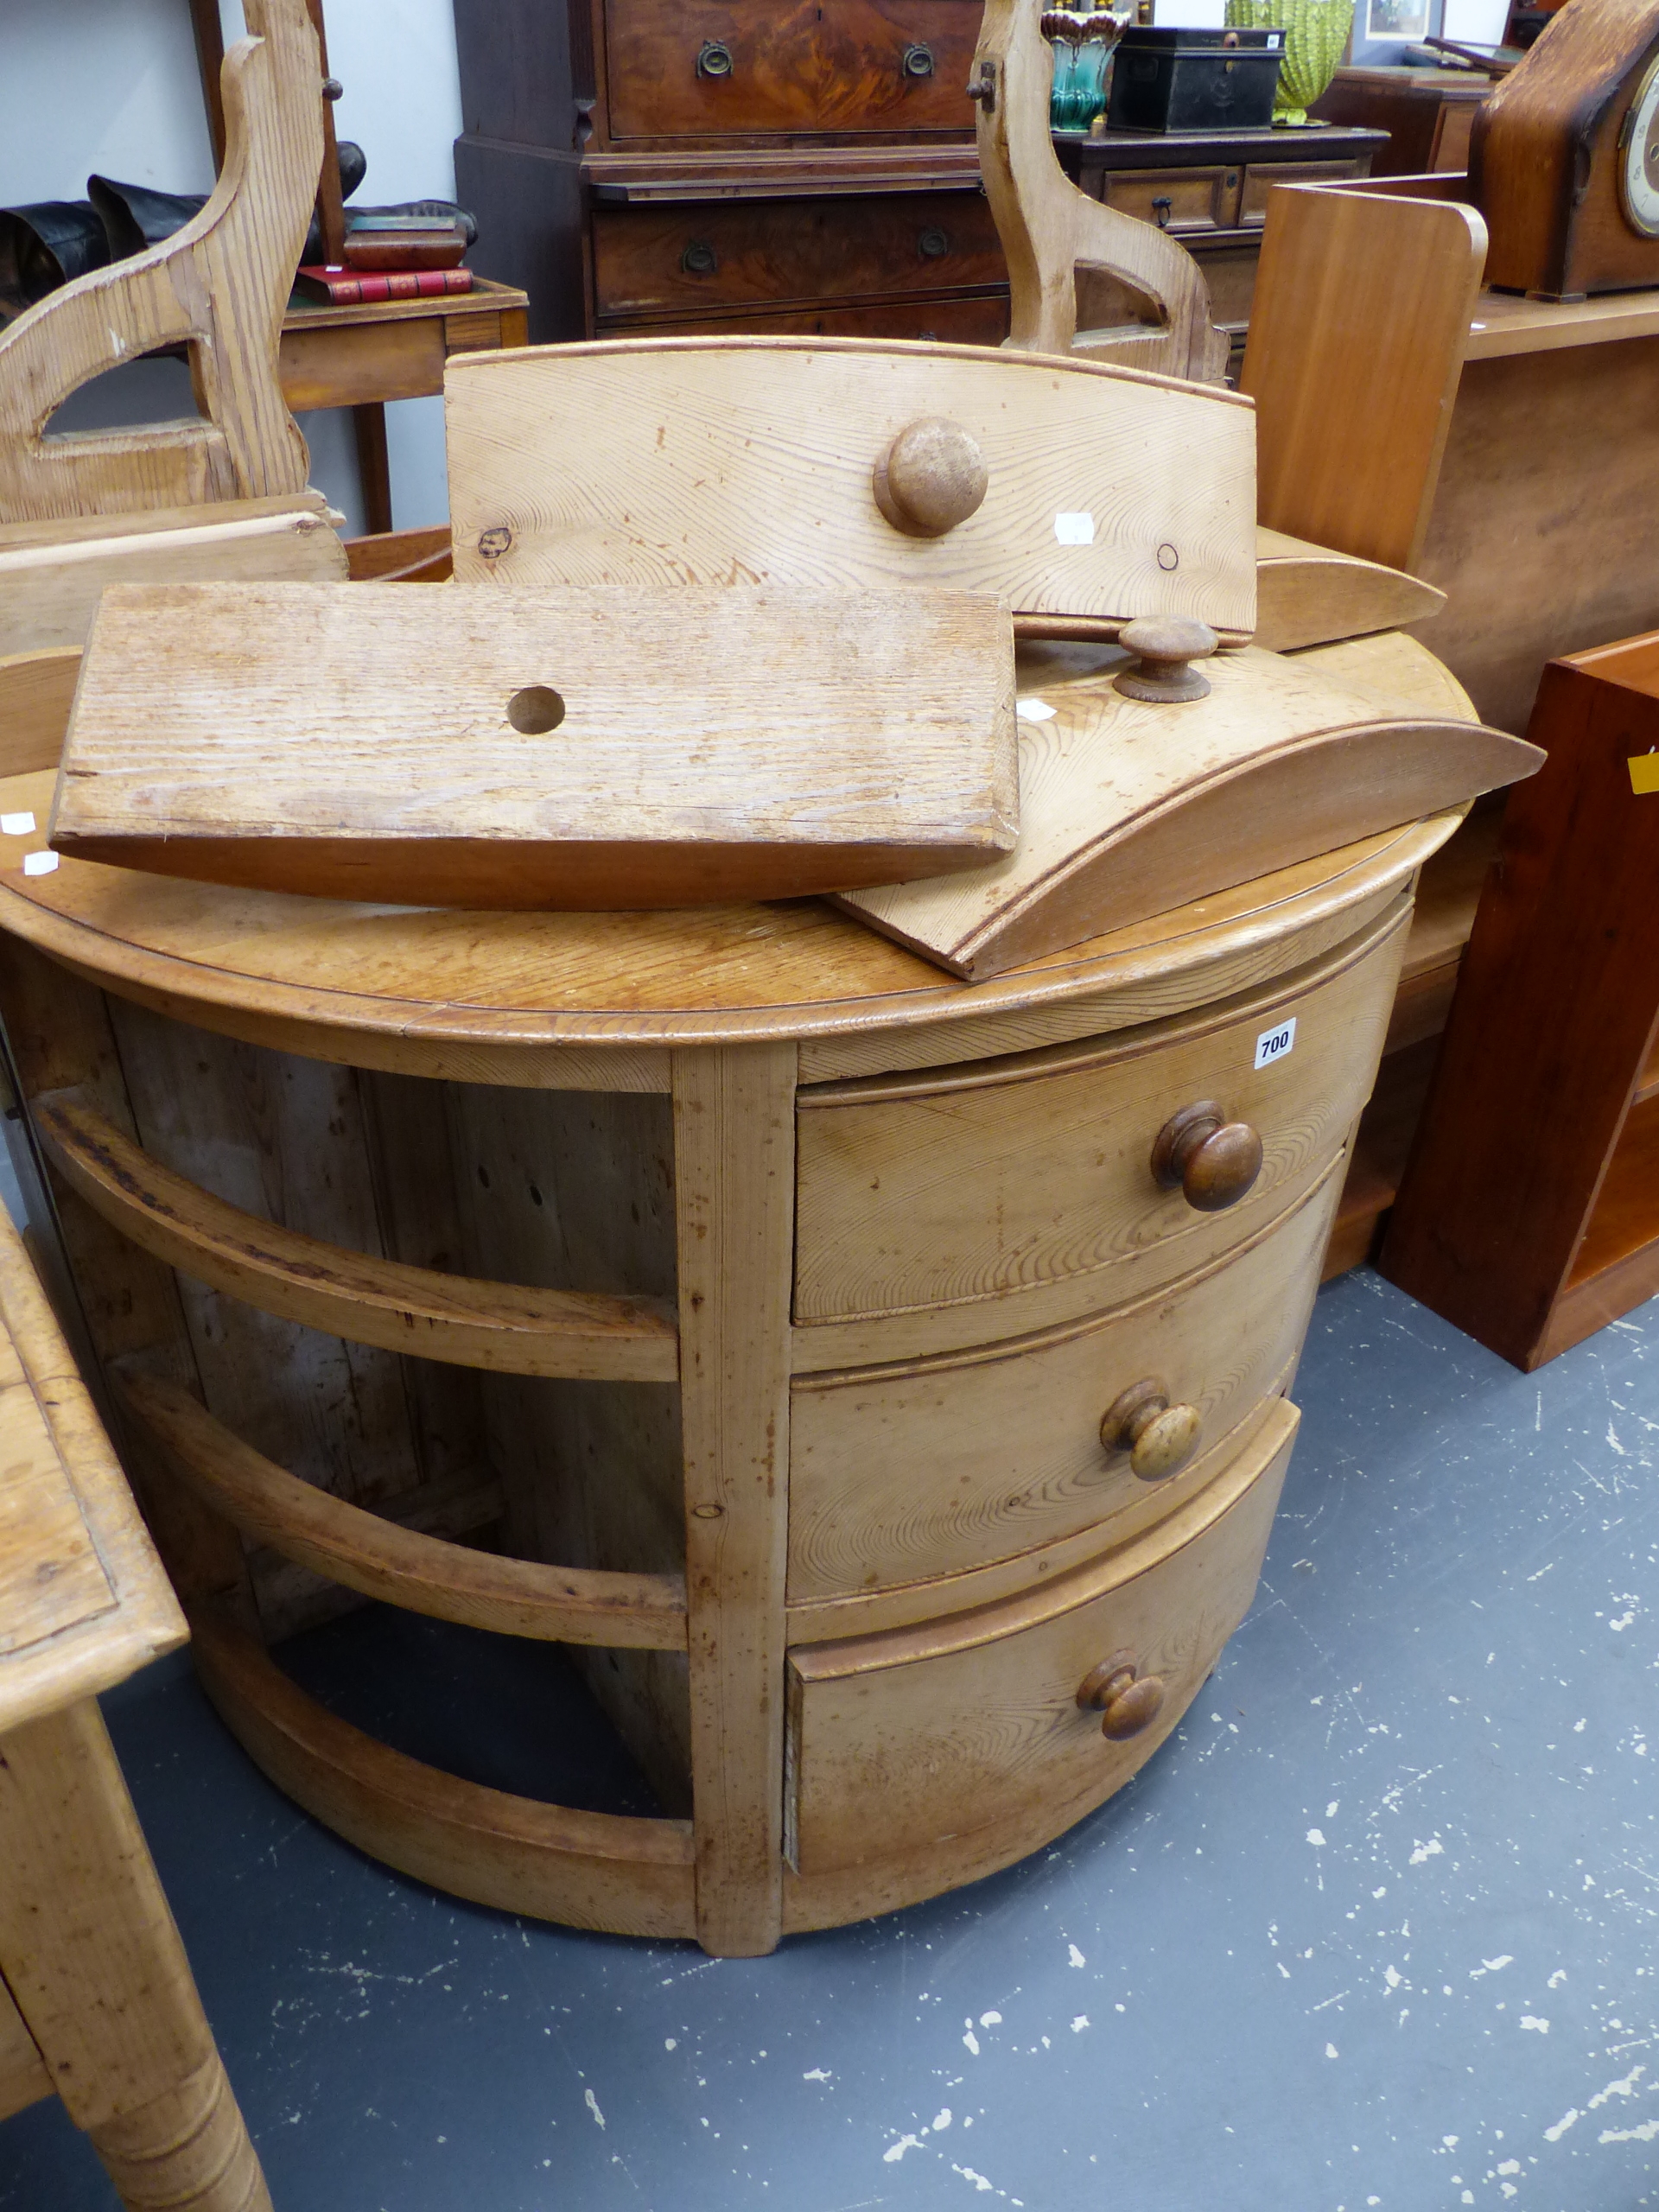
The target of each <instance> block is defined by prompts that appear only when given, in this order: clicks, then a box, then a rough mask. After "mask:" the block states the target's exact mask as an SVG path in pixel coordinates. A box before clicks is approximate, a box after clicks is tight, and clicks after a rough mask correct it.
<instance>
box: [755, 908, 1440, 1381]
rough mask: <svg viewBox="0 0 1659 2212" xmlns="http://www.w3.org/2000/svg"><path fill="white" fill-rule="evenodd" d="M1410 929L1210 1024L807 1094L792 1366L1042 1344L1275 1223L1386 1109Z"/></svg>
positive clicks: (1331, 960)
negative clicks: (1383, 1069)
mask: <svg viewBox="0 0 1659 2212" xmlns="http://www.w3.org/2000/svg"><path fill="white" fill-rule="evenodd" d="M1408 918H1409V909H1408V905H1407V906H1394V907H1391V908H1390V909H1389V911H1388V912H1387V913H1386V914H1385V915H1384V916H1383V918H1382V920H1380V921H1379V922H1378V923H1376V925H1373V927H1372V928H1371V929H1370V931H1367V932H1365V933H1364V934H1363V936H1362V937H1361V938H1359V939H1358V941H1357V942H1355V941H1352V940H1351V941H1350V943H1349V944H1347V945H1346V946H1344V947H1343V948H1341V949H1340V950H1338V951H1337V952H1336V953H1334V954H1332V955H1331V956H1330V957H1328V958H1327V959H1325V961H1323V962H1320V963H1316V964H1314V965H1313V967H1311V968H1307V969H1301V970H1300V971H1298V973H1297V974H1296V975H1294V976H1291V977H1289V978H1281V979H1280V980H1279V981H1278V982H1277V983H1275V984H1274V985H1270V986H1268V987H1267V988H1264V989H1262V990H1261V991H1259V992H1256V993H1255V994H1251V995H1245V996H1243V997H1241V998H1236V999H1232V1000H1229V1001H1224V1002H1223V1003H1222V1004H1221V1005H1219V1006H1217V1007H1208V1008H1206V1009H1205V1011H1204V1012H1203V1013H1202V1014H1192V1015H1185V1016H1182V1017H1179V1019H1177V1020H1171V1021H1166V1022H1158V1023H1153V1024H1148V1025H1147V1027H1145V1028H1144V1029H1141V1030H1135V1031H1128V1032H1122V1033H1118V1034H1117V1035H1116V1036H1114V1037H1112V1038H1110V1039H1104V1040H1098V1041H1095V1042H1092V1043H1086V1044H1083V1045H1072V1046H1056V1047H1052V1048H1051V1049H1049V1050H1047V1051H1043V1052H1027V1053H1019V1054H1014V1055H1010V1056H1007V1058H999V1059H994V1060H987V1061H981V1062H973V1063H967V1064H964V1065H959V1066H957V1067H954V1068H946V1069H941V1070H931V1071H928V1072H927V1073H926V1074H925V1075H918V1076H916V1077H898V1076H892V1077H889V1076H878V1077H868V1078H865V1079H862V1080H860V1081H855V1082H851V1083H845V1084H823V1085H821V1086H817V1087H808V1088H806V1089H804V1090H802V1091H801V1092H800V1093H799V1094H798V1140H797V1153H796V1160H797V1201H796V1278H795V1319H796V1324H797V1333H798V1347H797V1353H796V1357H795V1366H796V1368H797V1370H798V1371H799V1370H804V1369H816V1368H830V1367H840V1366H852V1365H855V1364H856V1365H861V1364H864V1363H867V1362H868V1363H874V1362H878V1361H889V1360H893V1359H897V1358H907V1357H913V1356H915V1355H917V1354H918V1353H922V1352H926V1351H944V1350H950V1349H955V1348H957V1347H958V1346H960V1345H962V1344H966V1343H974V1342H981V1343H982V1342H985V1341H988V1339H990V1338H998V1337H1012V1336H1017V1335H1021V1334H1024V1333H1026V1332H1027V1331H1029V1330H1033V1329H1038V1328H1044V1327H1047V1326H1050V1325H1052V1324H1053V1323H1055V1322H1057V1321H1060V1320H1065V1319H1071V1318H1073V1317H1074V1316H1076V1315H1078V1314H1081V1313H1089V1312H1091V1311H1098V1310H1100V1309H1101V1308H1103V1307H1104V1306H1110V1305H1116V1304H1118V1303H1120V1302H1122V1301H1125V1300H1129V1299H1134V1298H1141V1297H1144V1296H1146V1295H1147V1294H1148V1293H1149V1292H1150V1291H1152V1290H1154V1289H1155V1288H1156V1287H1158V1286H1160V1284H1163V1283H1166V1282H1169V1281H1173V1279H1174V1278H1175V1277H1176V1276H1177V1275H1180V1274H1188V1273H1191V1272H1192V1271H1195V1270H1196V1269H1198V1268H1203V1267H1205V1266H1206V1265H1208V1263H1209V1262H1211V1261H1212V1260H1214V1259H1216V1258H1217V1257H1218V1256H1219V1255H1221V1254H1222V1253H1224V1252H1225V1251H1227V1250H1228V1249H1230V1248H1231V1247H1232V1246H1234V1245H1236V1244H1238V1243H1243V1241H1244V1240H1245V1239H1246V1238H1247V1237H1249V1236H1251V1235H1253V1234H1254V1233H1255V1230H1258V1229H1260V1228H1262V1227H1264V1226H1265V1225H1266V1224H1267V1223H1268V1221H1269V1220H1270V1219H1272V1218H1273V1217H1274V1216H1275V1215H1276V1214H1278V1213H1279V1212H1281V1211H1283V1209H1284V1208H1285V1207H1286V1206H1287V1205H1290V1204H1292V1203H1294V1200H1295V1198H1298V1197H1300V1195H1301V1193H1302V1192H1304V1191H1306V1189H1307V1188H1308V1187H1309V1185H1311V1184H1312V1183H1313V1181H1315V1180H1316V1179H1318V1177H1319V1174H1320V1173H1321V1172H1322V1171H1323V1169H1324V1168H1325V1166H1326V1164H1327V1163H1328V1162H1329V1161H1330V1160H1331V1159H1332V1157H1333V1155H1334V1154H1336V1152H1337V1151H1338V1149H1339V1147H1341V1146H1342V1144H1343V1143H1344V1140H1345V1138H1346V1136H1347V1133H1348V1130H1349V1128H1350V1126H1351V1123H1352V1122H1353V1121H1354V1120H1355V1118H1356V1116H1357V1114H1358V1112H1359V1109H1360V1108H1361V1106H1362V1105H1363V1103H1364V1101H1365V1099H1366V1097H1367V1096H1369V1094H1370V1087H1371V1083H1372V1079H1373V1077H1374V1075H1375V1072H1376V1060H1377V1055H1378V1053H1379V1052H1380V1051H1381V1049H1382V1043H1383V1033H1384V1030H1385V1028H1386V1026H1387V1021H1388V1014H1389V1007H1390V1005H1391V1003H1392V1001H1393V996H1394V988H1395V977H1396V975H1397V973H1398V969H1399V964H1400V957H1401V954H1402V949H1403V947H1404V943H1405V931H1406V927H1407V925H1408ZM1199 1109H1203V1110H1202V1111H1200V1110H1199ZM1218 1120H1219V1122H1220V1124H1221V1126H1220V1127H1219V1128H1217V1121H1218ZM1256 1144H1259V1150H1257V1151H1255V1153H1254V1154H1252V1149H1251V1147H1252V1146H1253V1145H1256ZM1154 1162H1155V1163H1156V1164H1155V1165H1154ZM991 1301H995V1304H994V1305H992V1304H991V1303H990V1302H991ZM877 1319H880V1327H879V1328H873V1327H871V1326H870V1324H871V1323H872V1322H873V1321H875V1320H877ZM819 1329H822V1330H823V1336H822V1338H816V1339H815V1338H814V1335H813V1332H817V1330H819ZM803 1340H804V1341H803ZM814 1341H817V1342H818V1343H821V1344H822V1347H823V1350H822V1352H821V1353H819V1352H817V1351H814V1350H812V1349H811V1348H810V1347H811V1345H812V1344H813V1343H814Z"/></svg>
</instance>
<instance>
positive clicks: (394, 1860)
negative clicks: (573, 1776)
mask: <svg viewBox="0 0 1659 2212" xmlns="http://www.w3.org/2000/svg"><path fill="white" fill-rule="evenodd" d="M191 1634H192V1637H193V1640H194V1649H195V1655H196V1663H197V1667H198V1669H199V1671H200V1675H201V1678H202V1683H203V1687H204V1688H206V1689H207V1694H208V1695H209V1696H210V1697H211V1698H212V1699H213V1702H214V1704H215V1705H216V1706H217V1707H218V1708H219V1713H220V1714H221V1715H222V1716H223V1718H224V1719H225V1722H226V1726H228V1727H229V1728H230V1729H231V1730H232V1732H233V1733H234V1734H235V1735H236V1736H237V1737H238V1739H239V1740H240V1741H241V1743H242V1744H243V1745H244V1746H245V1749H246V1750H247V1751H249V1753H250V1754H251V1757H252V1758H254V1759H256V1760H257V1762H258V1764H259V1765H260V1766H261V1767H263V1768H264V1771H265V1772H266V1773H267V1774H268V1775H270V1778H271V1780H272V1781H273V1782H275V1783H276V1784H277V1787H278V1789H283V1790H286V1792H287V1793H288V1795H289V1796H290V1797H294V1798H297V1799H298V1801H299V1802H300V1803H301V1804H302V1805H303V1806H305V1807H306V1808H307V1809H308V1811H310V1812H313V1813H315V1815H316V1816H317V1818H318V1819H319V1820H320V1821H323V1822H324V1823H325V1824H326V1825H327V1827H331V1828H334V1830H335V1831H336V1832H337V1833H338V1834H340V1835H343V1836H345V1837H346V1840H347V1841H348V1842H351V1843H354V1844H356V1845H357V1846H358V1847H359V1850H363V1851H366V1852H368V1853H370V1855H371V1856H372V1857H373V1858H376V1859H384V1860H385V1862H386V1863H387V1864H388V1865H389V1866H397V1867H399V1868H401V1869H402V1871H403V1872H404V1873H406V1874H413V1875H414V1876H415V1877H416V1879H417V1880H418V1881H423V1882H430V1883H431V1884H432V1885H434V1886H435V1888H438V1889H442V1890H448V1891H450V1892H452V1894H454V1896H456V1897H471V1898H473V1899H474V1901H475V1902H476V1903H478V1904H489V1905H496V1906H499V1908H501V1909H502V1910H505V1911H508V1912H519V1913H528V1914H530V1915H531V1916H532V1917H535V1918H540V1919H546V1920H557V1921H561V1922H563V1923H564V1924H565V1925H566V1926H567V1927H571V1928H600V1929H607V1930H609V1931H611V1932H612V1933H613V1934H616V1935H622V1936H652V1937H654V1938H656V1939H658V1941H662V1940H671V1939H673V1938H675V1937H677V1936H690V1935H692V1934H693V1933H694V1932H695V1923H694V1917H693V1904H692V1879H693V1876H692V1837H691V1825H690V1821H654V1820H631V1819H624V1818H620V1817H619V1816H618V1815H613V1814H606V1813H579V1812H573V1811H571V1810H569V1808H566V1807H564V1806H562V1805H547V1804H543V1803H542V1802H539V1801H538V1800H537V1799H533V1798H529V1797H514V1796H508V1795H507V1794H506V1793H505V1792H504V1791H502V1790H499V1789H485V1788H483V1787H482V1786H481V1785H480V1784H479V1783H470V1782H461V1781H458V1780H457V1779H456V1778H455V1777H454V1776H453V1775H448V1774H444V1773H442V1772H441V1771H440V1770H438V1769H437V1768H435V1767H429V1766H423V1765H422V1764H421V1763H420V1762H419V1761H418V1760H416V1759H411V1758H405V1757H404V1754H403V1753H402V1752H400V1751H391V1750H389V1749H388V1748H387V1746H386V1745H384V1744H378V1743H376V1742H375V1740H374V1738H372V1737H370V1736H365V1735H364V1734H362V1733H361V1732H360V1731H359V1730H358V1729H356V1728H353V1727H352V1726H350V1725H349V1724H348V1723H347V1722H346V1721H343V1720H338V1719H335V1718H334V1714H333V1713H329V1712H328V1711H327V1709H326V1708H325V1707H322V1706H321V1705H319V1704H317V1703H316V1701H315V1700H314V1699H312V1698H309V1697H308V1696H307V1695H306V1694H305V1693H304V1692H303V1691H302V1690H301V1689H299V1688H296V1686H295V1684H294V1683H292V1682H291V1681H289V1679H288V1677H287V1676H286V1675H283V1674H282V1673H281V1672H280V1671H279V1670H278V1669H277V1668H276V1667H275V1666H274V1665H273V1664H272V1663H271V1662H270V1660H269V1659H268V1658H267V1657H266V1656H265V1654H264V1651H263V1650H262V1649H260V1647H259V1645H258V1644H257V1643H256V1642H255V1641H254V1639H253V1638H252V1637H250V1636H248V1635H247V1634H246V1633H245V1631H243V1630H239V1629H238V1628H236V1627H234V1626H233V1625H232V1624H229V1623H228V1622H226V1621H225V1620H223V1619H222V1618H206V1617H202V1618H196V1619H194V1620H193V1621H192V1623H191Z"/></svg>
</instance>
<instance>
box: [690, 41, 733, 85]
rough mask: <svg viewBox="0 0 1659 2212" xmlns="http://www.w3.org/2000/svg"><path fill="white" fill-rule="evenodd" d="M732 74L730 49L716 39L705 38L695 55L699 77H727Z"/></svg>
mask: <svg viewBox="0 0 1659 2212" xmlns="http://www.w3.org/2000/svg"><path fill="white" fill-rule="evenodd" d="M731 73H732V49H731V48H730V47H729V46H726V45H723V44H722V43H721V41H720V40H719V39H717V38H706V39H704V41H702V50H701V51H700V53H699V54H698V55H697V74H698V76H699V77H729V76H730V75H731Z"/></svg>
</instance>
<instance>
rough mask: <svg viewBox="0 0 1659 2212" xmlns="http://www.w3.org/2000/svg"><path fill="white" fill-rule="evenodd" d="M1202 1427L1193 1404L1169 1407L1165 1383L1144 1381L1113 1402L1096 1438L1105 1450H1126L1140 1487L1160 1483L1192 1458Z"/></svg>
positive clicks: (1196, 1448) (1201, 1418)
mask: <svg viewBox="0 0 1659 2212" xmlns="http://www.w3.org/2000/svg"><path fill="white" fill-rule="evenodd" d="M1203 1429H1204V1416H1203V1414H1200V1413H1199V1411H1198V1408H1197V1407H1196V1406H1182V1405H1174V1406H1172V1405H1171V1404H1170V1402H1169V1393H1168V1391H1167V1390H1166V1389H1165V1388H1164V1386H1163V1384H1162V1383H1154V1382H1153V1381H1151V1380H1150V1379H1148V1380H1147V1381H1146V1382H1144V1383H1131V1384H1130V1385H1129V1388H1128V1389H1127V1390H1124V1391H1121V1392H1120V1393H1119V1395H1117V1396H1116V1398H1114V1399H1113V1401H1112V1402H1111V1404H1110V1405H1109V1406H1108V1407H1107V1408H1106V1412H1105V1416H1104V1418H1103V1420H1102V1421H1101V1424H1100V1440H1101V1442H1102V1443H1103V1445H1104V1446H1105V1447H1106V1449H1107V1450H1108V1451H1109V1452H1128V1455H1129V1468H1130V1471H1131V1472H1132V1473H1134V1474H1135V1475H1138V1476H1139V1477H1140V1478H1141V1481H1142V1482H1143V1483H1161V1482H1163V1481H1165V1480H1166V1478H1168V1477H1169V1476H1171V1475H1173V1473H1175V1471H1176V1470H1177V1469H1178V1468H1180V1467H1184V1466H1185V1465H1186V1463H1187V1461H1188V1460H1189V1459H1191V1458H1192V1454H1193V1453H1194V1452H1196V1451H1197V1450H1198V1438H1199V1436H1200V1435H1201V1434H1202V1433H1203Z"/></svg>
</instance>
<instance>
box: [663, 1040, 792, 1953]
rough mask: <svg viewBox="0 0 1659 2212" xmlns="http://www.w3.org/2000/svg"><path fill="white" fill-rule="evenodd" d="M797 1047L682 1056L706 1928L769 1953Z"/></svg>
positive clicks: (695, 1684) (693, 1651)
mask: <svg viewBox="0 0 1659 2212" xmlns="http://www.w3.org/2000/svg"><path fill="white" fill-rule="evenodd" d="M794 1098H795V1052H794V1048H793V1046H789V1045H765V1046H750V1047H747V1048H745V1049H742V1050H733V1051H728V1052H709V1051H702V1052H698V1051H696V1050H690V1051H686V1052H677V1053H676V1054H675V1056H674V1183H675V1192H674V1202H675V1211H676V1215H677V1247H678V1252H679V1293H680V1418H681V1423H682V1427H683V1435H684V1452H685V1506H686V1518H685V1538H686V1561H685V1580H686V1593H687V1599H688V1603H689V1607H690V1618H689V1622H688V1641H689V1647H690V1662H691V1768H692V1774H693V1777H694V1778H695V1790H696V1831H697V1936H698V1940H699V1941H700V1942H702V1945H703V1947H704V1948H705V1949H707V1950H710V1951H715V1952H717V1953H719V1954H721V1955H727V1956H729V1955H737V1956H739V1957H747V1956H753V1955H756V1954H759V1953H763V1952H766V1951H770V1950H771V1949H772V1948H773V1947H774V1946H775V1944H776V1943H777V1942H778V1937H779V1929H780V1926H781V1914H782V1910H783V1891H782V1881H783V1856H782V1817H783V1808H782V1802H781V1799H782V1786H781V1785H782V1777H783V1749H784V1713H783V1695H782V1691H783V1662H784V1649H785V1618H784V1601H785V1572H786V1568H787V1563H788V1562H787V1548H788V1526H789V1507H788V1498H789V1280H790V1262H791V1249H792V1243H793V1233H794V1198H795V1157H794V1154H795V1142H794V1139H795V1112H794Z"/></svg>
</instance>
